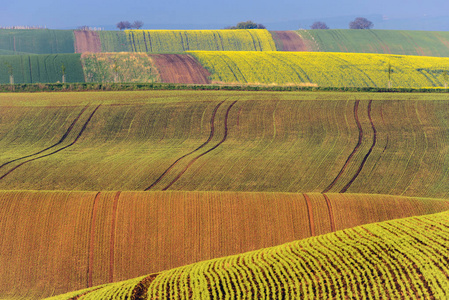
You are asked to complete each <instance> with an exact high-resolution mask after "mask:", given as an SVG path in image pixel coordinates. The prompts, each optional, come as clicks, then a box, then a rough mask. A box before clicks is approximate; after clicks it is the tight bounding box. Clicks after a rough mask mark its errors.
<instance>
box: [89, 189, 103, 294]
mask: <svg viewBox="0 0 449 300" xmlns="http://www.w3.org/2000/svg"><path fill="white" fill-rule="evenodd" d="M100 195H101V192H98V193H97V194H96V195H95V198H94V203H93V206H92V214H91V223H90V238H89V246H88V251H87V254H88V257H87V287H92V285H93V279H92V275H93V265H94V252H95V251H94V244H95V223H96V220H97V210H98V199H100Z"/></svg>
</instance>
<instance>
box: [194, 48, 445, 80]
mask: <svg viewBox="0 0 449 300" xmlns="http://www.w3.org/2000/svg"><path fill="white" fill-rule="evenodd" d="M190 53H191V54H192V55H194V56H195V57H196V58H197V59H198V60H199V62H200V63H201V64H202V65H203V66H204V67H206V69H208V70H209V72H210V73H211V74H212V76H211V80H212V81H216V82H224V83H232V82H240V83H264V84H270V83H276V84H317V85H319V86H332V87H385V88H386V87H388V81H389V71H388V70H389V65H391V74H390V77H391V87H414V88H420V87H444V86H445V82H446V83H447V81H448V80H449V79H446V78H445V75H444V72H445V71H448V70H449V58H440V57H422V56H404V55H402V56H401V55H386V54H358V53H357V54H356V53H315V52H228V51H225V52H206V51H193V52H190Z"/></svg>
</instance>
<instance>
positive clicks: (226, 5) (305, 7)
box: [0, 0, 449, 30]
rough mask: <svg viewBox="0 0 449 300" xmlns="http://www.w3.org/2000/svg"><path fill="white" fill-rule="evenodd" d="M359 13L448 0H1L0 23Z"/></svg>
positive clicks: (412, 13) (229, 21)
mask: <svg viewBox="0 0 449 300" xmlns="http://www.w3.org/2000/svg"><path fill="white" fill-rule="evenodd" d="M354 16H362V17H368V18H369V17H370V16H371V17H372V18H374V19H376V18H377V20H378V22H381V21H388V20H391V19H393V20H395V19H412V18H418V19H432V18H437V17H440V19H443V18H441V17H443V16H449V1H448V0H425V1H422V0H407V1H405V0H402V1H399V0H371V1H366V0H358V1H356V0H340V1H338V0H337V1H336V0H321V1H320V0H315V1H314V0H309V1H304V0H278V1H275V0H257V1H256V0H227V1H213V0H162V1H161V0H158V1H153V0H134V1H133V0H129V1H125V0H121V1H119V0H108V1H98V0H78V1H66V0H39V1H36V0H13V1H11V0H0V26H20V25H39V26H46V27H47V28H52V29H70V28H76V27H78V26H82V25H87V26H92V27H102V26H106V27H111V28H107V29H112V28H113V27H114V25H115V24H116V23H117V22H119V21H122V20H128V21H130V22H133V21H135V20H140V21H143V22H144V24H145V25H144V28H148V29H151V28H152V27H158V26H159V27H161V26H162V27H163V26H165V25H167V29H173V28H168V27H173V26H179V27H183V26H184V27H189V26H190V27H192V26H193V27H197V28H198V29H202V28H204V29H210V28H212V27H216V28H217V29H220V28H223V27H224V26H230V25H235V24H236V23H238V22H240V21H247V20H253V21H254V22H256V23H262V24H264V25H266V26H267V28H268V29H271V28H270V26H269V25H270V24H271V25H272V26H274V27H282V26H285V27H291V26H295V27H299V26H303V27H306V26H308V25H309V24H307V23H308V22H311V21H313V20H324V21H326V20H328V21H329V22H333V21H332V20H337V19H338V20H340V21H339V22H346V23H348V22H349V21H351V19H350V18H353V17H354ZM345 18H346V20H344V19H345ZM335 22H336V23H335V24H337V21H335ZM301 23H304V24H301ZM346 23H345V24H346ZM282 24H284V25H282ZM293 24H294V25H293ZM375 25H376V23H375ZM375 28H376V26H375ZM155 29H156V28H155ZM157 29H161V28H157ZM180 29H181V28H180ZM275 29H276V30H282V29H285V30H290V29H297V28H275ZM391 29H395V28H391Z"/></svg>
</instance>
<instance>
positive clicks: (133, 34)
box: [125, 29, 276, 53]
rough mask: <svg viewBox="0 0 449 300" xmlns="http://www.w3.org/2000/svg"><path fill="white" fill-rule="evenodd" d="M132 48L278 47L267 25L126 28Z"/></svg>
mask: <svg viewBox="0 0 449 300" xmlns="http://www.w3.org/2000/svg"><path fill="white" fill-rule="evenodd" d="M125 32H126V34H127V38H128V43H129V44H130V45H131V49H132V51H135V52H153V53H163V52H166V53H173V52H183V51H188V50H206V51H223V50H224V51H276V45H275V44H274V40H273V38H272V36H271V34H270V32H268V31H267V30H265V29H250V30H249V29H245V30H126V31H125Z"/></svg>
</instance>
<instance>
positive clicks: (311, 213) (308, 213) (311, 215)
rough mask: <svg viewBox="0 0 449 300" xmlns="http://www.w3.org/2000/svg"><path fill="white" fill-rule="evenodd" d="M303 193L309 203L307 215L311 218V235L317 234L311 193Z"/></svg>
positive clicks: (307, 203)
mask: <svg viewBox="0 0 449 300" xmlns="http://www.w3.org/2000/svg"><path fill="white" fill-rule="evenodd" d="M302 195H303V196H304V199H305V200H306V205H307V216H308V218H309V226H310V236H315V222H314V220H313V211H312V203H311V202H310V198H309V195H307V194H302Z"/></svg>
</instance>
